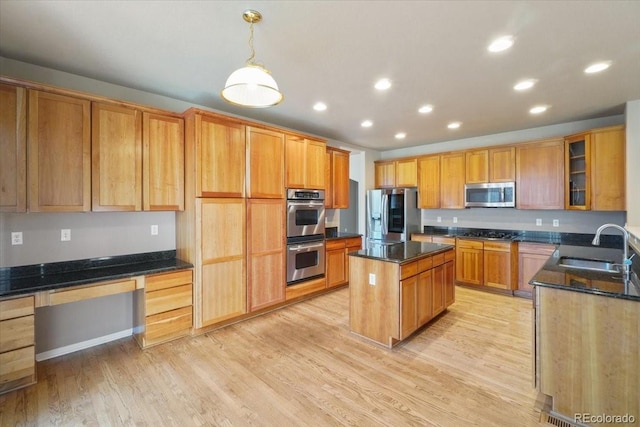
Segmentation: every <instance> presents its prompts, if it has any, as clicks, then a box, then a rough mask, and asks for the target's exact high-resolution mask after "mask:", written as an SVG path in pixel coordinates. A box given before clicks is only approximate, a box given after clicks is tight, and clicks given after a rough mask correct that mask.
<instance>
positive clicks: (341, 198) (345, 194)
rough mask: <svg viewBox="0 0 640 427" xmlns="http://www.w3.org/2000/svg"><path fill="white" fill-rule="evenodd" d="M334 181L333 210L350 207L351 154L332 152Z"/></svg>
mask: <svg viewBox="0 0 640 427" xmlns="http://www.w3.org/2000/svg"><path fill="white" fill-rule="evenodd" d="M331 167H332V171H331V174H332V179H333V185H332V187H333V205H332V207H333V209H347V208H348V207H349V153H348V152H346V151H337V150H333V151H332V152H331Z"/></svg>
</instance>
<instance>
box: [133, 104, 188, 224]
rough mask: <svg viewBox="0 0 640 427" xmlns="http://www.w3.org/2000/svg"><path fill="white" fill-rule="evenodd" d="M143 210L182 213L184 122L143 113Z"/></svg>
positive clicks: (178, 119)
mask: <svg viewBox="0 0 640 427" xmlns="http://www.w3.org/2000/svg"><path fill="white" fill-rule="evenodd" d="M142 183H143V188H142V190H143V191H142V197H143V200H142V205H143V206H142V207H143V209H144V210H145V211H170V210H174V211H180V210H183V209H184V120H183V119H182V118H179V117H171V116H165V115H162V114H154V113H147V112H144V113H142Z"/></svg>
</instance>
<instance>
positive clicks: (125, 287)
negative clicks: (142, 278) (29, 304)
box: [49, 280, 136, 305]
mask: <svg viewBox="0 0 640 427" xmlns="http://www.w3.org/2000/svg"><path fill="white" fill-rule="evenodd" d="M135 290H136V281H135V280H123V281H120V282H110V283H99V284H96V285H93V286H83V287H81V288H73V289H68V290H61V291H53V292H51V294H50V295H49V304H50V305H58V304H66V303H68V302H74V301H81V300H85V299H90V298H97V297H104V296H107V295H114V294H119V293H122V292H133V291H135Z"/></svg>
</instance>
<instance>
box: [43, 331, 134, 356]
mask: <svg viewBox="0 0 640 427" xmlns="http://www.w3.org/2000/svg"><path fill="white" fill-rule="evenodd" d="M131 335H133V329H132V328H130V329H125V330H124V331H120V332H114V333H113V334H109V335H104V336H101V337H98V338H93V339H90V340H87V341H82V342H79V343H75V344H71V345H66V346H64V347H59V348H54V349H53V350H48V351H43V352H42V353H38V354H36V361H37V362H41V361H43V360H47V359H53V358H54V357H58V356H64V355H65V354H69V353H73V352H74V351H79V350H84V349H85V348H89V347H94V346H96V345H100V344H104V343H108V342H110V341H115V340H119V339H120V338H125V337H130V336H131Z"/></svg>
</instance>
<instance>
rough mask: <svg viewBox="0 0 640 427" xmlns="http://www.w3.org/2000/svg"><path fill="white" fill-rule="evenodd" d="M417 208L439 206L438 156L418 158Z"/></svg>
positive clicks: (436, 207)
mask: <svg viewBox="0 0 640 427" xmlns="http://www.w3.org/2000/svg"><path fill="white" fill-rule="evenodd" d="M418 208H420V209H438V208H440V156H425V157H420V158H419V159H418Z"/></svg>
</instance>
